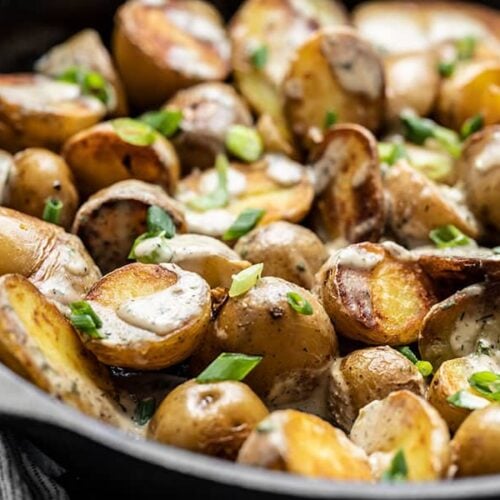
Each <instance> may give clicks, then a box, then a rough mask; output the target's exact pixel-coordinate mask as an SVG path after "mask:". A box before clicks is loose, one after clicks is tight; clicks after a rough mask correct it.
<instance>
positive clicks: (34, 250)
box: [0, 207, 101, 310]
mask: <svg viewBox="0 0 500 500" xmlns="http://www.w3.org/2000/svg"><path fill="white" fill-rule="evenodd" d="M0 227H1V228H2V229H1V231H0V256H1V258H0V275H3V274H9V273H16V274H22V275H23V276H25V277H27V278H29V280H30V281H31V282H32V283H33V284H34V285H35V286H36V287H37V288H38V289H39V290H40V291H41V292H42V293H43V294H44V295H46V296H47V297H48V298H49V299H51V300H53V301H54V302H55V303H56V304H58V305H60V307H61V308H62V309H63V310H66V309H67V307H66V306H67V305H68V304H70V303H71V302H75V301H77V300H81V299H82V298H83V296H84V295H85V294H86V293H87V292H88V290H89V289H90V287H91V286H92V285H93V284H94V283H95V282H96V281H97V280H98V279H99V278H100V277H101V273H100V272H99V269H98V268H97V266H96V265H95V264H94V262H93V261H92V258H91V257H90V255H89V254H88V253H87V251H86V250H85V247H84V246H83V244H82V242H81V241H80V239H79V238H77V237H76V236H74V235H72V234H68V233H65V232H64V230H63V229H62V228H60V227H58V226H56V225H54V224H49V223H48V222H44V221H41V220H40V219H36V218H34V217H30V216H29V215H25V214H23V213H21V212H17V211H15V210H11V209H9V208H3V207H0Z"/></svg>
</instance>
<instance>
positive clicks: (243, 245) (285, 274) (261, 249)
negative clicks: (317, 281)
mask: <svg viewBox="0 0 500 500" xmlns="http://www.w3.org/2000/svg"><path fill="white" fill-rule="evenodd" d="M234 249H235V250H236V252H238V253H239V254H240V255H241V257H242V258H243V259H247V260H249V261H250V262H252V263H253V264H258V263H260V262H262V263H263V264H264V270H263V276H277V277H278V278H283V279H285V280H287V281H291V282H292V283H296V284H297V285H300V286H303V287H304V288H308V289H311V288H312V287H313V285H314V276H315V274H316V272H317V271H319V269H320V267H321V266H322V265H323V264H324V263H325V261H326V260H327V259H328V252H327V250H326V247H325V245H323V243H321V240H320V239H319V238H318V237H317V236H316V235H315V234H314V233H313V232H312V231H310V230H309V229H307V228H305V227H302V226H299V225H297V224H290V223H289V222H283V221H279V222H273V223H271V224H268V225H266V226H261V227H257V228H256V229H254V230H253V231H251V232H250V233H248V234H246V235H245V236H243V237H242V238H240V240H239V241H238V243H237V244H236V246H235V247H234Z"/></svg>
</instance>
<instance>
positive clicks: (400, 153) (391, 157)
mask: <svg viewBox="0 0 500 500" xmlns="http://www.w3.org/2000/svg"><path fill="white" fill-rule="evenodd" d="M378 156H379V159H380V161H381V162H382V163H387V165H394V164H395V163H396V162H397V161H398V160H400V159H401V158H406V157H407V156H408V155H407V153H406V149H405V147H404V145H403V144H400V143H390V142H379V143H378Z"/></svg>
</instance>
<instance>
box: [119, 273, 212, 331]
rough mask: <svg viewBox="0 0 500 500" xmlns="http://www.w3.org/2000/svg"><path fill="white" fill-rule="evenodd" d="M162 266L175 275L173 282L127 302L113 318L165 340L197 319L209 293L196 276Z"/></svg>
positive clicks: (203, 281)
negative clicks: (163, 288)
mask: <svg viewBox="0 0 500 500" xmlns="http://www.w3.org/2000/svg"><path fill="white" fill-rule="evenodd" d="M162 265H163V266H164V267H165V268H166V269H168V270H170V271H172V272H175V273H176V274H177V277H178V279H177V282H176V283H175V284H173V285H172V286H170V287H168V288H166V289H165V290H162V291H160V292H156V293H153V294H151V295H146V296H143V297H139V298H135V299H130V300H127V301H126V302H124V303H123V304H121V305H120V306H119V307H118V309H117V310H116V314H117V316H118V317H119V318H120V319H121V320H123V321H125V322H126V323H128V324H129V325H132V326H135V327H137V328H140V329H143V330H148V331H151V332H154V333H156V334H157V335H160V336H165V335H168V334H169V333H172V332H173V331H176V330H178V329H179V328H182V327H183V326H185V325H186V324H188V323H189V322H191V321H194V320H195V319H196V318H197V317H199V316H201V314H202V312H203V307H204V305H205V303H206V297H207V295H208V294H209V293H210V289H209V287H208V284H207V283H206V282H205V280H203V279H202V278H201V277H200V276H199V275H197V274H195V273H191V272H188V271H183V270H182V269H181V268H180V267H178V266H176V265H174V264H162Z"/></svg>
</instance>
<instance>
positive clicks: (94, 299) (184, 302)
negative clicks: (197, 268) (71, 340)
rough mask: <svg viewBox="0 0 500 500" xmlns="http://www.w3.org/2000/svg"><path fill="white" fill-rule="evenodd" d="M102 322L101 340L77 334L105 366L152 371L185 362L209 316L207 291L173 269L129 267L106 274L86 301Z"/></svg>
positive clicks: (194, 277) (194, 276) (195, 279)
mask: <svg viewBox="0 0 500 500" xmlns="http://www.w3.org/2000/svg"><path fill="white" fill-rule="evenodd" d="M86 300H87V301H88V303H89V304H90V305H91V306H92V308H93V309H94V311H95V312H96V314H97V315H98V316H99V317H100V318H101V321H102V323H103V326H102V328H100V329H99V330H98V331H99V334H100V336H101V338H98V339H96V338H91V337H90V336H88V335H86V334H85V333H81V337H82V340H83V341H84V343H85V345H86V346H87V347H88V348H89V349H90V350H91V351H92V352H93V353H94V354H95V355H96V356H97V358H98V359H99V360H100V361H101V362H103V363H105V364H108V365H113V366H122V367H126V368H133V369H138V370H158V369H161V368H166V367H169V366H172V365H174V364H176V363H178V362H180V361H183V360H184V359H186V358H187V357H188V356H189V355H190V354H192V352H193V351H194V349H195V348H196V347H197V345H198V343H199V341H200V339H201V335H202V334H203V333H204V331H205V329H206V328H207V326H208V323H209V320H210V314H211V307H210V306H211V298H210V288H209V286H208V284H207V283H206V282H205V280H203V279H202V278H201V277H200V276H198V275H197V274H194V273H191V272H188V271H184V270H182V269H181V268H180V267H178V266H176V265H174V264H162V265H154V264H129V265H127V266H124V267H121V268H119V269H117V270H116V271H113V272H112V273H110V274H108V275H107V276H105V277H104V278H102V279H101V280H100V281H99V282H98V283H96V284H95V285H94V286H93V287H92V289H91V290H90V291H89V293H88V294H87V296H86Z"/></svg>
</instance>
